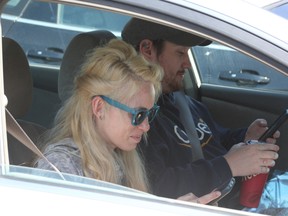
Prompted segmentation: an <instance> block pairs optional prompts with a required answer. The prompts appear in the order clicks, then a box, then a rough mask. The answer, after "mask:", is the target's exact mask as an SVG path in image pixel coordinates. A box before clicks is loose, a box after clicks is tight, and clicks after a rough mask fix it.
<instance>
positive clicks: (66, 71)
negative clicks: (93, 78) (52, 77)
mask: <svg viewBox="0 0 288 216" xmlns="http://www.w3.org/2000/svg"><path fill="white" fill-rule="evenodd" d="M113 38H116V36H115V35H114V34H112V33H111V32H109V31H105V30H99V31H93V32H86V33H81V34H79V35H76V36H75V37H74V38H73V39H72V40H71V42H70V44H69V45H68V47H67V49H66V51H65V53H64V56H63V60H62V64H61V68H60V73H59V78H58V93H59V98H60V99H61V101H62V102H64V101H65V100H66V99H67V98H69V97H70V96H71V92H72V90H73V86H74V78H75V76H76V74H77V73H78V72H79V69H80V67H81V65H82V64H83V62H84V60H85V56H86V53H87V51H89V50H91V49H93V48H95V47H97V46H100V45H103V44H105V43H107V42H109V41H110V40H111V39H113Z"/></svg>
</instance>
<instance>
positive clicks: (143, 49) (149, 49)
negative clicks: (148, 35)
mask: <svg viewBox="0 0 288 216" xmlns="http://www.w3.org/2000/svg"><path fill="white" fill-rule="evenodd" d="M139 52H140V53H141V54H142V55H143V56H144V57H145V58H146V59H147V60H148V61H153V60H154V50H153V42H152V41H151V40H148V39H144V40H142V41H141V42H140V44H139Z"/></svg>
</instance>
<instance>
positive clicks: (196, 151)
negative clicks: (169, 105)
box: [174, 91, 203, 161]
mask: <svg viewBox="0 0 288 216" xmlns="http://www.w3.org/2000/svg"><path fill="white" fill-rule="evenodd" d="M174 94H175V104H176V105H177V108H178V109H179V111H180V119H181V122H182V124H183V126H184V127H185V131H186V134H187V136H188V138H189V140H190V143H191V148H192V159H193V161H195V160H198V159H201V158H203V152H202V148H201V145H200V141H199V137H198V134H197V131H196V127H195V123H194V120H193V116H192V114H191V111H190V109H189V106H188V103H187V98H186V96H185V94H184V92H183V91H178V92H175V93H174Z"/></svg>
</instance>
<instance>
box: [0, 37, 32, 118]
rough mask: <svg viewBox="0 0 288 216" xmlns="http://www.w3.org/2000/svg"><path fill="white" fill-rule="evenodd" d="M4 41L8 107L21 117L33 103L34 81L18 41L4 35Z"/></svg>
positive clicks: (15, 115) (16, 116) (5, 83)
mask: <svg viewBox="0 0 288 216" xmlns="http://www.w3.org/2000/svg"><path fill="white" fill-rule="evenodd" d="M2 42H3V67H4V68H3V69H4V93H5V95H6V97H7V99H8V105H7V108H8V110H9V111H10V113H11V114H12V115H13V116H14V117H15V118H20V117H23V116H24V115H25V114H26V113H27V112H28V110H29V108H30V106H31V103H32V91H33V81H32V76H31V73H30V68H29V63H28V60H27V58H26V55H25V53H24V51H23V49H22V48H21V47H20V45H19V44H18V43H17V42H16V41H14V40H12V39H10V38H6V37H2Z"/></svg>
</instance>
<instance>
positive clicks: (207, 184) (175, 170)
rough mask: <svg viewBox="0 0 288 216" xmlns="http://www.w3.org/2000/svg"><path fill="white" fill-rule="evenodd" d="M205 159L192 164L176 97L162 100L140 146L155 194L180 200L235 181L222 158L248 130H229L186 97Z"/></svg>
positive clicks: (160, 99) (204, 108)
mask: <svg viewBox="0 0 288 216" xmlns="http://www.w3.org/2000/svg"><path fill="white" fill-rule="evenodd" d="M187 101H188V104H189V108H190V110H191V113H192V116H193V119H194V122H195V126H196V129H197V132H198V136H199V140H200V143H201V146H202V149H203V153H204V157H205V160H204V159H200V160H197V161H194V162H192V152H191V147H190V142H189V140H188V137H187V135H186V133H185V130H184V127H183V125H182V124H181V123H180V119H179V118H180V117H179V111H178V109H177V107H175V104H174V95H173V93H171V94H166V95H162V96H161V97H160V98H159V101H158V104H159V105H160V111H159V114H158V116H157V117H156V118H155V119H154V121H153V122H152V123H151V129H150V130H149V132H148V143H146V144H145V143H144V142H143V143H141V150H142V152H143V154H144V159H145V163H146V165H147V166H146V167H147V172H148V177H149V179H150V184H151V187H152V190H153V192H154V193H155V194H156V195H159V196H164V197H169V198H177V197H179V196H182V195H184V194H187V193H189V192H192V193H194V194H195V195H197V196H202V195H205V194H207V193H209V192H211V191H212V190H213V189H215V188H216V187H219V186H220V185H222V184H225V183H228V182H229V181H230V179H231V178H232V173H231V170H230V167H229V165H228V163H227V162H226V160H225V159H224V158H223V155H224V154H225V153H226V152H227V151H228V150H229V149H230V148H231V146H233V145H234V144H236V143H239V142H241V141H243V139H244V136H245V133H246V129H238V130H230V129H226V128H223V127H220V126H219V125H217V124H216V123H215V122H214V121H213V119H212V117H211V115H210V114H209V112H208V110H207V108H206V107H205V106H204V105H203V104H201V103H199V102H198V101H196V100H194V99H192V98H189V97H187Z"/></svg>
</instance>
